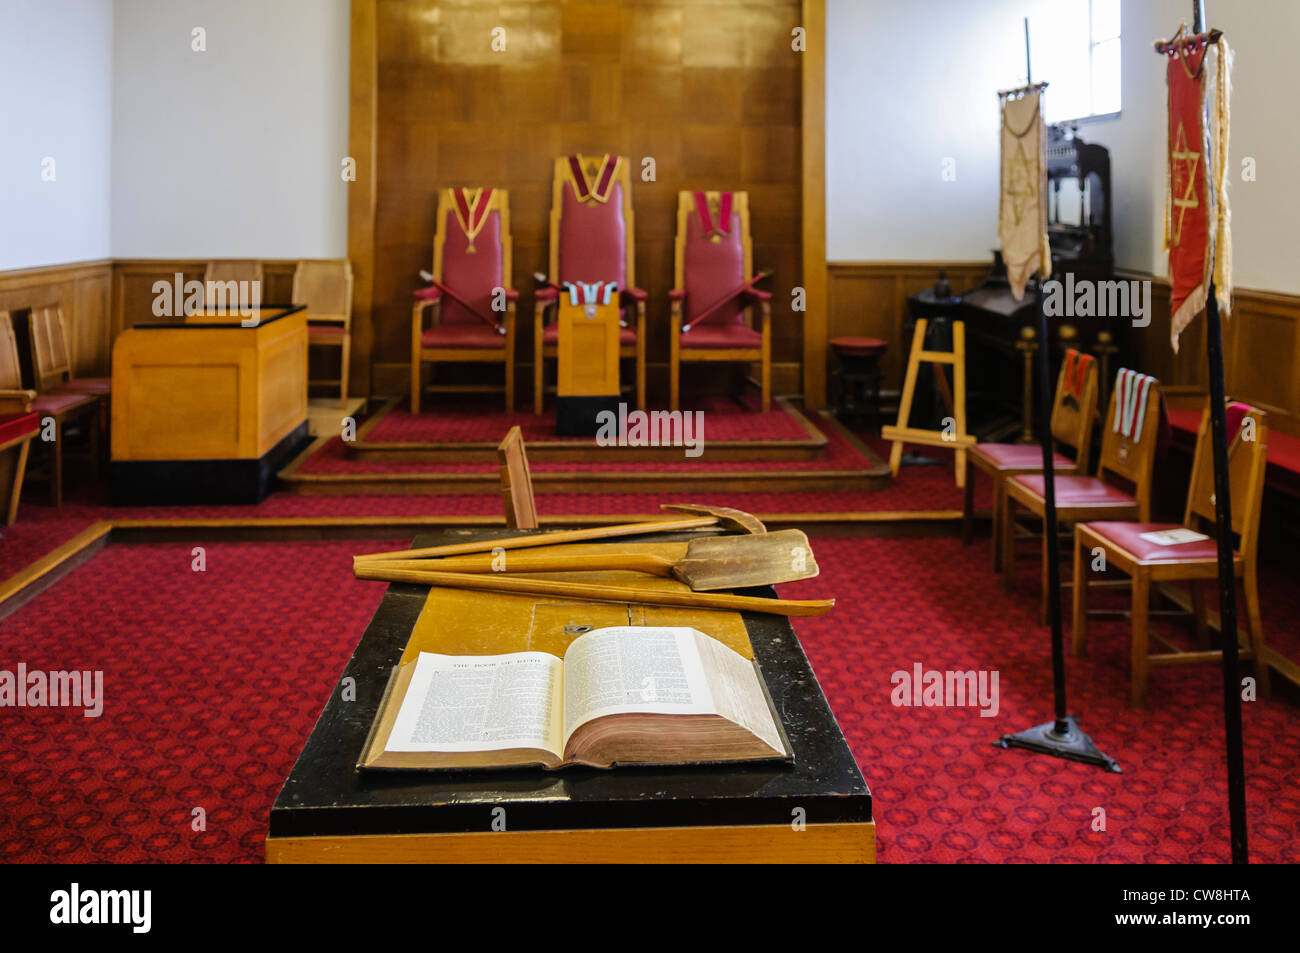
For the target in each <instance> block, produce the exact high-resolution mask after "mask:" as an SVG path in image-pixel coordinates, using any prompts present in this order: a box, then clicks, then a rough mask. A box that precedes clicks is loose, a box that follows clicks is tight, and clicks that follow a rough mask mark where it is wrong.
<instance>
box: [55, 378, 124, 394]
mask: <svg viewBox="0 0 1300 953" xmlns="http://www.w3.org/2000/svg"><path fill="white" fill-rule="evenodd" d="M112 391H113V378H111V377H74V378H73V379H72V380H70V381H67V382H65V383H63V384H60V385H59V386H58V387H55V388H53V390H52V393H55V394H109V393H112Z"/></svg>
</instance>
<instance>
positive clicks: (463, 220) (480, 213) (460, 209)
mask: <svg viewBox="0 0 1300 953" xmlns="http://www.w3.org/2000/svg"><path fill="white" fill-rule="evenodd" d="M448 191H450V192H451V199H452V202H451V205H452V209H453V210H454V211H455V213H456V221H457V222H459V223H460V230H461V231H462V232H464V233H465V238H466V239H467V240H468V245H467V247H466V248H465V252H466V254H469V255H473V254H474V251H475V250H474V239H475V238H477V237H478V233H479V232H481V231H482V230H483V226H484V225H485V224H486V223H487V218H488V211H489V210H490V209H491V206H492V190H491V189H449V190H448Z"/></svg>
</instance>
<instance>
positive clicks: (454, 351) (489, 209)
mask: <svg viewBox="0 0 1300 953" xmlns="http://www.w3.org/2000/svg"><path fill="white" fill-rule="evenodd" d="M510 255H511V241H510V196H509V193H508V192H506V190H505V189H443V190H442V191H441V192H440V193H439V194H438V230H437V233H436V234H435V236H434V239H433V284H432V285H431V286H430V287H428V288H424V289H421V290H420V291H417V292H416V293H415V296H416V299H417V300H416V302H415V306H414V308H413V309H412V311H411V413H413V414H418V413H419V412H420V392H421V390H422V389H427V390H429V391H433V392H442V393H445V392H458V391H459V392H464V391H470V392H479V393H482V392H484V391H488V392H491V391H496V390H499V389H500V388H497V387H495V386H484V385H451V384H446V385H431V386H429V387H428V388H423V381H422V379H421V373H420V372H421V367H422V365H424V364H439V363H460V362H466V363H486V364H501V365H502V366H503V368H504V371H505V394H506V413H512V412H513V411H514V409H515V324H516V322H515V307H516V302H517V301H518V300H519V293H518V292H517V291H515V290H514V289H513V288H511V287H510V274H511V260H510ZM498 289H499V291H498ZM499 294H501V295H504V299H505V300H504V304H505V309H504V311H501V310H500V309H495V310H494V308H493V305H494V304H495V303H497V302H496V301H495V300H494V299H496V298H497V297H498V295H499ZM426 310H428V311H431V312H432V315H433V316H432V321H431V324H430V326H429V327H427V328H426V327H425V325H424V314H425V311H426ZM498 316H499V317H498Z"/></svg>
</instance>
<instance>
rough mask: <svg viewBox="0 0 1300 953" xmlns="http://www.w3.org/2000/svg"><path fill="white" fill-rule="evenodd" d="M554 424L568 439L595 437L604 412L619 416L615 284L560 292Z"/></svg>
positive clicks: (577, 286) (573, 285)
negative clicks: (598, 420)
mask: <svg viewBox="0 0 1300 953" xmlns="http://www.w3.org/2000/svg"><path fill="white" fill-rule="evenodd" d="M558 312H559V317H558V320H557V322H556V323H557V324H558V325H559V336H558V346H557V349H556V364H557V373H556V382H555V396H556V406H555V423H556V431H557V432H558V433H560V434H561V435H565V436H585V435H588V434H590V433H592V432H593V431H592V424H593V422H594V421H595V420H596V415H597V414H599V413H600V412H601V411H602V410H609V411H612V412H613V413H614V414H615V415H616V416H617V414H618V403H619V400H620V399H621V396H620V389H619V378H618V361H619V341H620V337H621V334H622V322H621V314H620V311H619V299H618V289H617V288H616V287H615V286H614V283H613V282H597V283H595V284H594V285H591V284H583V283H581V282H574V283H569V284H566V285H565V286H564V288H563V289H562V290H561V292H560V299H559V309H558Z"/></svg>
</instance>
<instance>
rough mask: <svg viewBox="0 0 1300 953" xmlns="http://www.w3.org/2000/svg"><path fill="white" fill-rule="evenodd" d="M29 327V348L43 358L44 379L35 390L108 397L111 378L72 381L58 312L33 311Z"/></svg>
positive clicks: (62, 324) (111, 385)
mask: <svg viewBox="0 0 1300 953" xmlns="http://www.w3.org/2000/svg"><path fill="white" fill-rule="evenodd" d="M28 327H29V329H30V333H31V340H32V347H33V348H39V349H40V350H41V353H42V354H44V355H46V358H45V368H46V371H47V376H46V378H45V379H44V380H42V381H40V382H39V383H38V385H37V386H38V388H39V389H40V390H41V391H42V392H45V391H48V392H50V393H55V394H59V393H73V394H98V395H100V396H104V397H106V396H108V395H109V394H110V393H111V392H112V390H113V379H112V378H111V377H73V376H72V350H71V348H69V347H68V335H67V326H66V325H65V324H64V322H63V310H62V309H61V308H33V309H32V311H31V316H30V318H29V324H28Z"/></svg>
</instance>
